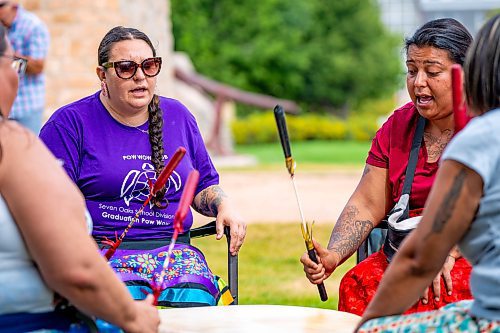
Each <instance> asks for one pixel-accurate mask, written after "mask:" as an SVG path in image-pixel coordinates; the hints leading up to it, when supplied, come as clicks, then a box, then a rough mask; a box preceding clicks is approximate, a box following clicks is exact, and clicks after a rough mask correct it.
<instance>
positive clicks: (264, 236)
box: [193, 222, 355, 309]
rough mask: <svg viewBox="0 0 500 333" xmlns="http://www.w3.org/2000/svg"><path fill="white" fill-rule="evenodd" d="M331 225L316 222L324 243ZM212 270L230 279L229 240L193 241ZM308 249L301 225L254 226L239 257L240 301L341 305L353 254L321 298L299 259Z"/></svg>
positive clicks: (313, 305)
mask: <svg viewBox="0 0 500 333" xmlns="http://www.w3.org/2000/svg"><path fill="white" fill-rule="evenodd" d="M331 229H332V226H331V225H321V224H317V225H315V226H314V235H315V238H317V239H318V240H319V241H320V243H321V244H322V245H324V246H326V244H327V242H328V239H329V237H330V232H331ZM193 244H194V245H195V246H197V247H199V248H200V249H201V250H202V251H203V253H204V254H205V256H206V258H207V261H208V263H209V265H210V267H211V269H212V271H213V272H214V273H215V274H217V275H220V276H222V277H223V278H225V279H226V277H227V256H226V253H227V252H226V243H225V240H224V241H222V240H221V241H220V242H217V241H215V239H214V238H212V237H205V239H195V240H193ZM304 252H305V245H304V241H303V239H302V234H301V231H300V224H299V223H298V222H297V223H296V224H295V223H294V224H290V223H286V224H285V223H266V224H250V225H249V226H248V230H247V237H246V240H245V244H244V245H243V247H242V249H241V251H240V255H239V274H238V278H239V279H238V281H239V304H278V305H298V306H307V307H319V308H328V309H337V301H338V285H339V282H340V278H341V277H342V276H343V275H344V274H345V272H346V271H347V270H348V269H350V268H351V267H353V265H354V262H355V259H354V257H351V258H350V259H349V260H348V261H347V262H346V263H344V264H343V265H342V266H340V267H339V268H338V269H337V270H336V271H335V272H334V274H333V275H332V276H331V277H330V278H329V279H328V280H327V282H326V283H325V286H326V290H327V292H328V297H329V298H328V301H326V302H321V300H320V299H319V294H318V290H317V287H316V286H314V285H312V284H310V283H309V281H308V280H307V279H306V277H305V274H304V272H303V270H302V264H301V263H300V262H299V258H300V256H301V255H302V253H304Z"/></svg>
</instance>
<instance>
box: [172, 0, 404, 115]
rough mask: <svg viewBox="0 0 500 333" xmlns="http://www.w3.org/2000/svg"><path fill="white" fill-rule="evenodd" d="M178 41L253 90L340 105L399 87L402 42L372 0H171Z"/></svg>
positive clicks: (217, 72)
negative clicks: (399, 48)
mask: <svg viewBox="0 0 500 333" xmlns="http://www.w3.org/2000/svg"><path fill="white" fill-rule="evenodd" d="M171 5H172V22H173V31H174V36H175V48H176V50H181V51H185V52H187V53H188V54H189V55H190V56H191V58H192V59H193V63H194V64H195V66H196V68H197V70H198V71H199V72H200V73H202V74H204V75H207V76H209V77H212V78H214V79H216V80H219V81H222V82H225V83H228V84H231V85H234V86H237V87H239V88H242V89H246V90H249V91H254V92H259V93H264V94H269V95H274V96H277V97H280V98H288V99H293V100H296V101H298V102H300V103H303V104H305V105H307V108H308V109H329V110H338V109H341V108H344V109H345V107H346V106H349V105H351V104H353V103H356V102H357V101H360V100H363V99H367V98H376V97H379V96H383V95H387V94H388V93H390V92H393V91H394V89H395V88H396V86H397V84H398V82H399V78H400V77H399V75H400V73H401V61H400V57H399V55H398V48H397V46H398V45H399V42H398V41H397V39H396V38H395V37H394V36H392V35H390V34H389V33H388V32H387V31H386V30H385V28H384V26H383V24H382V23H381V22H380V18H379V15H378V10H377V7H376V6H375V5H374V4H373V3H372V0H308V1H303V0H260V1H258V2H254V1H242V2H239V3H236V2H234V1H231V0H189V1H186V0H171Z"/></svg>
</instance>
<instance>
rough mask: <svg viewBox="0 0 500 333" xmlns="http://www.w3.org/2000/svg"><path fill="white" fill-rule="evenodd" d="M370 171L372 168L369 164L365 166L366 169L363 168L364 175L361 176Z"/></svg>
mask: <svg viewBox="0 0 500 333" xmlns="http://www.w3.org/2000/svg"><path fill="white" fill-rule="evenodd" d="M369 172H370V168H369V167H368V165H367V166H365V169H364V170H363V175H362V176H361V177H363V176H365V175H367V174H368V173H369Z"/></svg>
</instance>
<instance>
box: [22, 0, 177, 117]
mask: <svg viewBox="0 0 500 333" xmlns="http://www.w3.org/2000/svg"><path fill="white" fill-rule="evenodd" d="M19 2H20V3H21V4H22V5H23V6H24V7H25V8H26V9H28V10H31V11H33V12H34V13H36V14H37V15H38V16H39V17H40V18H41V19H42V20H44V21H45V22H46V24H47V26H48V28H49V32H50V37H51V44H50V49H49V55H48V58H47V62H46V76H47V104H46V111H45V118H47V117H48V116H50V114H52V113H53V112H54V111H55V110H56V109H57V108H58V107H60V106H62V105H64V104H67V103H69V102H72V101H75V100H77V99H79V98H82V97H84V96H87V95H89V94H91V93H93V92H95V91H97V90H98V89H100V84H99V80H98V79H97V76H96V73H95V68H96V66H97V47H98V46H99V42H100V41H101V39H102V37H103V36H104V35H105V34H106V32H107V31H109V30H110V29H111V28H112V27H114V26H117V25H123V26H128V27H135V28H137V29H139V30H141V31H143V32H145V33H146V34H147V35H148V36H149V37H150V38H151V40H152V42H153V44H154V45H155V46H156V48H157V50H158V54H159V55H160V56H162V57H163V59H164V61H163V64H164V65H163V67H162V72H161V74H160V75H159V77H158V89H157V92H158V93H159V94H161V95H171V93H172V82H173V74H172V73H173V71H172V65H171V64H172V61H170V59H171V57H172V53H173V37H172V33H171V25H170V12H169V10H170V6H169V5H170V2H169V0H141V1H136V0H105V1H102V0H22V1H19Z"/></svg>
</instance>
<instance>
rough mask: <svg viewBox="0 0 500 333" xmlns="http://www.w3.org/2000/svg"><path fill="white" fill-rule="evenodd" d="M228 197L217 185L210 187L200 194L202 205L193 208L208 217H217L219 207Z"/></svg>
mask: <svg viewBox="0 0 500 333" xmlns="http://www.w3.org/2000/svg"><path fill="white" fill-rule="evenodd" d="M226 197H227V195H226V194H225V193H224V191H223V190H222V189H221V188H220V187H219V186H217V185H215V186H210V187H208V188H206V189H204V190H203V191H201V193H200V203H199V204H198V205H196V204H195V205H193V208H194V209H195V210H196V211H197V212H198V213H200V214H203V215H206V216H214V217H215V216H217V214H218V212H219V205H220V204H221V203H222V201H223V200H224V198H226Z"/></svg>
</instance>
